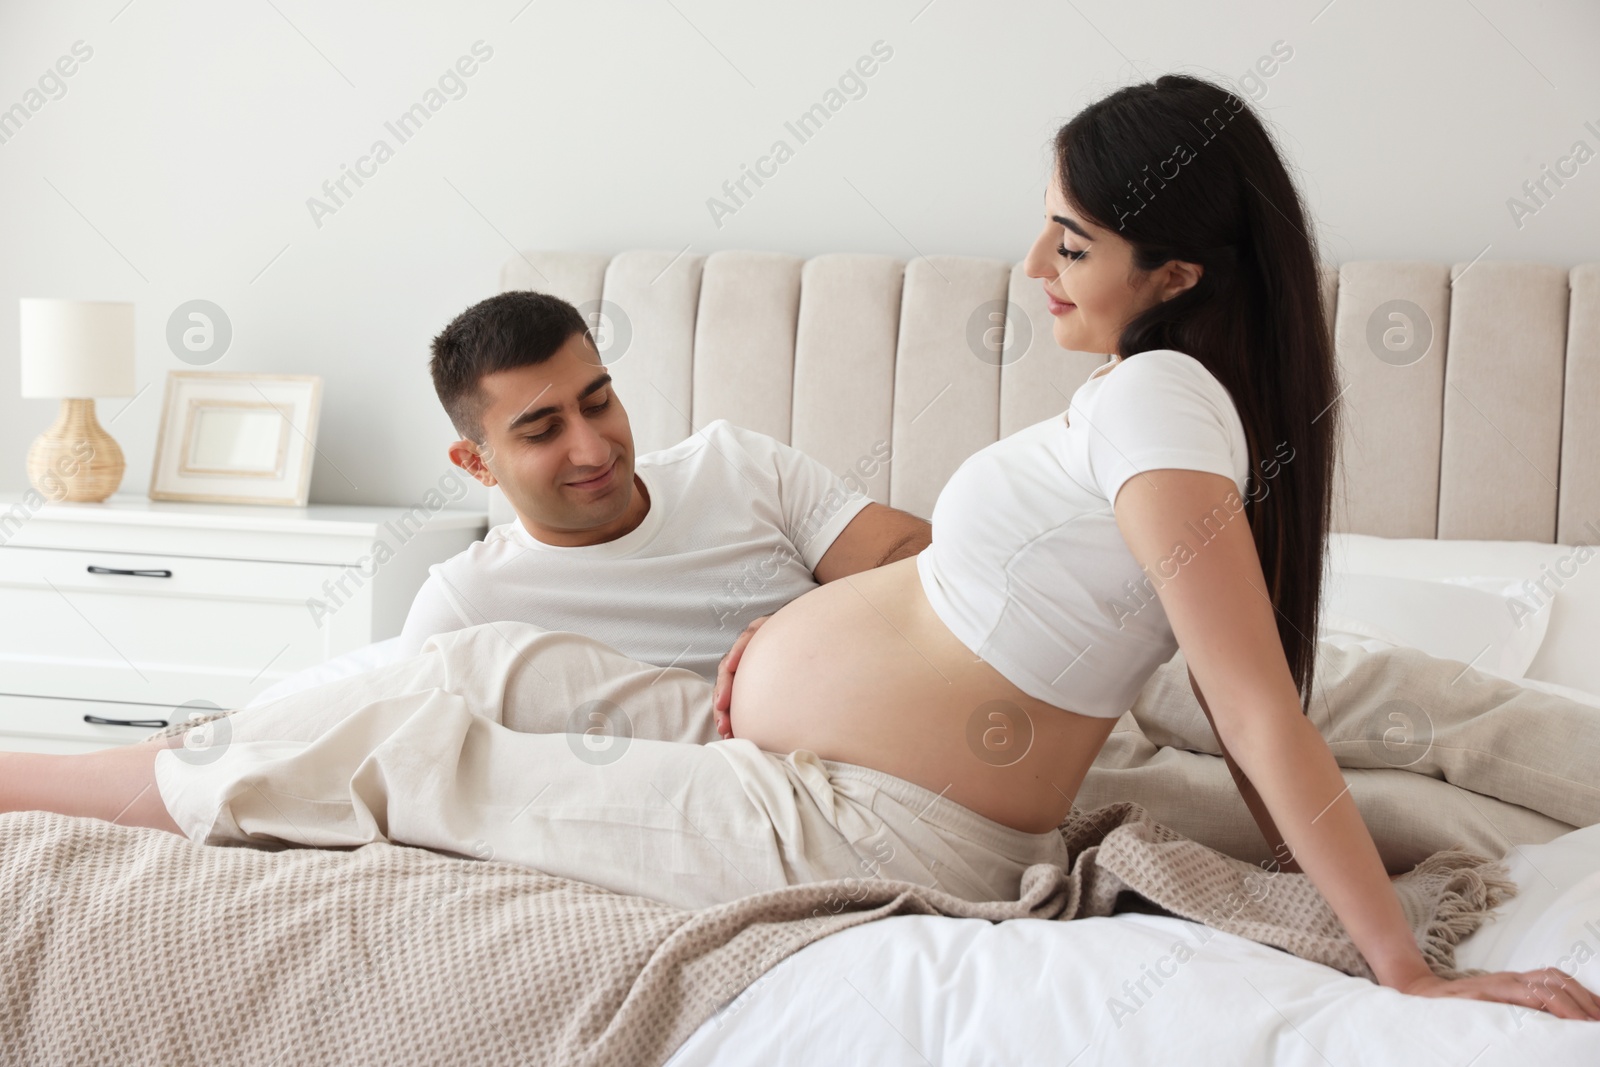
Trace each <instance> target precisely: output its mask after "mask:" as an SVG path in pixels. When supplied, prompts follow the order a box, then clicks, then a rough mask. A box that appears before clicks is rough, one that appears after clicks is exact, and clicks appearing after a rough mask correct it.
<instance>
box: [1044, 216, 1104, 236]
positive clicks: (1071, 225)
mask: <svg viewBox="0 0 1600 1067" xmlns="http://www.w3.org/2000/svg"><path fill="white" fill-rule="evenodd" d="M1050 221H1052V222H1059V223H1061V225H1063V226H1065V227H1066V228H1067V229H1069V230H1071V231H1072V232H1073V233H1075V234H1077V235H1078V236H1079V237H1085V238H1089V231H1088V230H1086V229H1084V228H1083V227H1082V226H1079V225H1078V224H1077V223H1076V222H1073V221H1072V220H1071V219H1069V218H1067V217H1066V216H1064V215H1051V216H1050ZM1089 239H1090V240H1093V238H1089Z"/></svg>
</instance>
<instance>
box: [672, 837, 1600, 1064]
mask: <svg viewBox="0 0 1600 1067" xmlns="http://www.w3.org/2000/svg"><path fill="white" fill-rule="evenodd" d="M1512 875H1513V877H1514V878H1516V880H1517V882H1518V885H1519V887H1521V891H1520V892H1519V894H1518V897H1517V898H1516V899H1514V900H1513V901H1512V902H1511V903H1510V904H1508V905H1506V906H1505V907H1504V908H1503V909H1502V911H1503V915H1502V916H1500V917H1499V918H1498V920H1497V922H1496V923H1495V925H1494V926H1493V927H1489V926H1486V927H1484V928H1483V929H1481V930H1480V931H1479V932H1478V933H1476V934H1474V935H1473V937H1472V938H1470V939H1468V940H1469V943H1468V944H1465V945H1463V946H1462V962H1463V963H1464V964H1470V965H1472V966H1480V967H1485V968H1488V969H1491V970H1498V969H1502V968H1505V967H1508V966H1509V967H1510V968H1511V969H1515V970H1531V969H1534V968H1536V967H1543V966H1552V965H1563V966H1565V968H1566V969H1567V970H1568V971H1569V973H1576V975H1577V977H1578V979H1579V981H1582V982H1583V983H1584V984H1585V985H1587V986H1589V987H1590V988H1591V989H1600V962H1597V961H1600V825H1596V826H1591V827H1586V828H1584V829H1582V830H1576V831H1574V832H1573V833H1570V834H1567V835H1564V836H1563V837H1561V838H1557V839H1556V840H1555V841H1551V842H1548V843H1546V844H1542V845H1533V846H1528V847H1526V848H1525V849H1522V850H1520V855H1518V856H1517V857H1516V858H1515V859H1514V860H1513V862H1512ZM1580 957H1581V958H1583V959H1584V960H1586V962H1585V963H1582V964H1578V963H1577V962H1576V960H1577V959H1578V958H1580ZM1141 979H1142V980H1143V982H1144V988H1143V990H1140V989H1139V988H1138V987H1137V983H1138V982H1140V981H1141ZM751 1063H760V1064H766V1065H780V1067H781V1065H799V1064H848V1063H861V1064H874V1065H880V1067H892V1065H898V1064H907V1065H911V1064H916V1065H926V1064H963V1065H966V1064H1023V1063H1040V1064H1057V1065H1067V1064H1074V1065H1077V1067H1088V1065H1090V1064H1129V1065H1141V1067H1143V1065H1149V1064H1165V1063H1173V1064H1185V1065H1195V1067H1198V1065H1208V1064H1216V1065H1218V1067H1241V1065H1252V1064H1306V1065H1313V1067H1328V1065H1329V1064H1339V1065H1343V1064H1349V1065H1351V1067H1385V1065H1391V1064H1392V1065H1394V1067H1419V1065H1422V1064H1444V1065H1456V1067H1468V1065H1471V1067H1491V1065H1505V1067H1524V1065H1527V1064H1539V1065H1541V1067H1568V1065H1570V1067H1581V1065H1593V1064H1600V1022H1571V1021H1564V1020H1561V1019H1557V1018H1555V1017H1554V1016H1552V1015H1549V1014H1546V1013H1542V1012H1535V1011H1531V1010H1528V1009H1523V1008H1517V1007H1512V1006H1510V1005H1503V1004H1489V1003H1484V1002H1481V1001H1469V1000H1456V999H1429V998H1421V997H1411V996H1406V995H1404V994H1401V993H1397V992H1395V991H1394V990H1391V989H1387V988H1384V987H1383V986H1379V985H1376V984H1374V983H1372V982H1369V981H1366V980H1365V979H1361V978H1352V977H1350V976H1348V975H1345V974H1341V973H1340V972H1338V971H1335V970H1333V969H1332V968H1330V967H1324V966H1322V965H1321V964H1316V963H1309V962H1307V961H1305V960H1302V959H1299V958H1298V957H1295V956H1291V955H1289V954H1288V953H1285V952H1280V951H1278V950H1277V949H1273V948H1268V947H1267V946H1265V945H1260V944H1257V943H1256V942H1254V941H1250V940H1247V939H1245V938H1242V937H1236V936H1234V935H1232V934H1225V933H1221V932H1218V931H1215V930H1212V929H1210V928H1209V927H1206V926H1203V925H1201V924H1199V923H1192V922H1188V921H1185V920H1182V919H1171V918H1165V917H1160V916H1153V915H1140V914H1129V915H1118V916H1113V917H1111V918H1100V919H1079V920H1075V921H1072V922H1044V921H1039V920H1015V921H1012V922H1005V923H988V922H983V921H981V920H976V919H949V918H942V917H935V916H905V917H899V918H892V919H883V920H880V921H877V922H872V923H867V924H866V925H864V926H859V927H856V928H854V929H851V930H846V931H844V932H842V933H838V934H834V935H833V936H831V937H828V938H824V939H823V940H822V941H819V942H817V943H816V944H814V945H811V946H810V947H808V948H806V949H804V950H803V951H801V952H799V953H797V954H795V955H794V956H791V957H790V958H789V959H787V960H785V961H784V962H782V963H780V964H779V965H778V966H777V967H775V968H773V969H772V971H770V972H768V974H767V975H766V976H764V977H763V978H762V979H760V980H759V981H757V982H756V983H755V984H754V985H753V986H751V987H750V989H748V990H746V991H745V993H744V994H742V995H741V996H740V997H738V998H735V999H734V1000H733V1002H732V1003H730V1004H729V1005H728V1006H727V1008H725V1009H724V1010H723V1011H722V1012H721V1013H720V1014H719V1015H717V1016H715V1017H713V1018H712V1019H710V1020H709V1021H707V1022H706V1024H705V1025H704V1026H702V1027H701V1028H700V1029H699V1030H698V1031H696V1032H695V1034H694V1035H693V1036H692V1037H691V1038H690V1039H689V1040H688V1041H687V1042H685V1043H684V1045H683V1047H682V1048H680V1049H679V1050H678V1052H677V1053H676V1054H675V1055H674V1056H673V1058H672V1059H671V1060H670V1061H669V1067H733V1065H736V1064H738V1065H743V1064H751Z"/></svg>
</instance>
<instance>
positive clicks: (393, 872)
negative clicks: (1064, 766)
mask: <svg viewBox="0 0 1600 1067" xmlns="http://www.w3.org/2000/svg"><path fill="white" fill-rule="evenodd" d="M1062 832H1063V833H1064V834H1065V835H1066V837H1067V840H1068V842H1069V843H1070V845H1071V847H1072V856H1073V862H1072V869H1071V871H1062V870H1060V869H1059V868H1056V867H1051V866H1043V865H1041V866H1036V867H1032V868H1029V869H1028V871H1027V872H1026V873H1025V876H1024V878H1023V883H1022V889H1021V892H1020V894H1019V899H1017V900H1013V901H1001V902H994V903H985V904H972V903H968V902H965V901H962V900H958V899H956V898H954V897H951V896H948V895H946V894H944V893H941V892H937V891H935V890H931V889H926V888H923V887H920V886H914V885H910V884H907V883H897V882H887V881H878V880H861V881H846V882H826V883H818V884H813V885H804V886H795V887H791V888H788V889H783V890H779V891H777V892H773V893H767V894H763V895H760V896H753V897H749V898H746V899H743V900H738V901H734V902H732V903H729V904H726V905H723V906H720V907H715V908H709V909H706V910H703V911H697V912H689V911H682V910H678V909H675V908H671V907H668V906H666V905H663V904H658V903H655V902H653V901H650V900H646V899H643V898H639V897H627V896H620V895H617V894H613V893H609V892H606V891H604V890H600V889H596V888H594V887H591V886H587V885H584V884H581V883H577V882H572V881H567V880H563V879H559V878H552V877H548V876H546V875H543V874H539V873H537V872H534V871H530V870H528V869H526V868H521V867H515V866H512V865H510V864H506V863H500V862H479V861H474V860H467V859H460V858H455V857H449V856H443V855H438V854H434V853H431V852H426V851H423V850H419V849H413V848H406V847H402V846H398V845H392V844H373V845H367V846H364V847H362V848H359V849H354V850H349V851H324V850H301V849H291V850H285V851H263V850H258V849H252V848H220V847H210V848H208V847H204V846H198V845H194V844H191V843H190V842H188V841H186V840H183V839H182V838H179V837H175V836H172V835H168V834H165V833H162V832H160V831H155V830H139V829H129V828H126V827H121V826H115V825H112V824H109V823H104V822H98V821H94V820H88V819H74V818H68V817H64V816H58V815H51V814H46V813H39V812H23V813H16V814H10V815H3V816H0V929H3V931H4V936H3V942H0V943H3V945H4V951H3V955H0V1062H3V1063H5V1064H23V1063H27V1064H35V1063H50V1064H104V1063H135V1062H137V1063H241V1064H242V1063H249V1064H283V1065H289V1064H296V1065H299V1064H321V1063H326V1064H349V1063H357V1062H361V1063H429V1064H447V1063H460V1064H472V1065H479V1064H487V1063H508V1064H509V1063H539V1064H597V1065H598V1064H605V1065H608V1067H609V1065H622V1064H645V1065H654V1064H659V1063H661V1062H663V1061H665V1060H666V1059H667V1058H668V1057H669V1056H670V1055H671V1054H672V1052H673V1051H674V1050H675V1049H676V1048H677V1046H678V1045H679V1044H681V1043H682V1042H683V1041H684V1040H685V1039H686V1038H687V1037H688V1036H689V1035H690V1034H691V1033H692V1032H693V1031H694V1030H695V1029H696V1028H697V1027H699V1026H700V1025H701V1023H703V1022H704V1021H705V1020H707V1019H708V1018H710V1017H712V1016H713V1015H714V1014H715V1013H716V1012H717V1011H718V1010H719V1008H721V1006H722V1005H724V1004H726V1003H727V1002H728V1001H729V1000H731V999H732V998H733V997H734V996H736V995H737V994H738V993H739V992H740V991H741V990H743V989H744V988H745V987H746V986H748V985H749V984H751V983H752V982H754V981H755V980H756V979H757V978H758V977H760V976H761V974H762V973H763V972H764V971H766V970H767V969H768V968H769V967H771V966H773V965H774V964H775V963H777V962H778V961H780V960H782V959H783V958H784V957H786V956H788V955H790V954H791V953H793V952H795V951H797V950H798V949H800V948H802V947H803V946H805V945H806V944H808V943H810V942H812V941H814V940H816V939H818V938H820V937H823V936H825V935H827V934H830V933H833V932H835V931H838V930H842V929H844V928H846V927H849V926H854V925H856V924H858V923H863V922H867V921H870V920H872V919H877V918H882V917H884V916H889V915H907V914H939V915H951V916H962V917H975V918H983V919H990V920H997V921H998V920H1002V919H1010V918H1021V917H1029V918H1037V919H1074V918H1080V917H1085V916H1102V915H1111V914H1114V913H1116V912H1119V911H1144V912H1150V911H1155V912H1157V913H1163V912H1165V913H1170V914H1172V915H1176V916H1180V917H1183V918H1187V919H1193V920H1196V921H1198V922H1203V923H1206V924H1208V925H1210V926H1212V927H1215V928H1216V929H1219V930H1224V931H1228V932H1231V933H1235V934H1239V935H1241V936H1243V937H1247V938H1250V939H1252V940H1255V941H1259V942H1262V943H1264V944H1268V945H1273V946H1276V947H1277V948H1280V949H1283V950H1285V951H1287V952H1292V953H1294V954H1295V955H1297V956H1302V957H1304V958H1306V959H1309V960H1314V961H1316V962H1318V963H1324V964H1327V965H1328V966H1331V967H1335V968H1337V969H1339V970H1341V971H1344V972H1346V973H1348V974H1353V975H1361V976H1365V977H1369V978H1370V977H1371V974H1370V972H1369V970H1368V969H1367V967H1366V964H1365V963H1364V962H1363V961H1362V959H1361V957H1360V954H1359V953H1358V952H1357V951H1356V949H1355V947H1354V946H1353V945H1352V944H1351V943H1350V941H1349V939H1348V938H1347V936H1346V935H1345V932H1344V930H1343V928H1342V927H1341V926H1340V924H1339V922H1338V920H1337V919H1336V918H1335V917H1334V915H1333V913H1332V912H1331V911H1330V910H1329V908H1328V906H1327V904H1326V903H1325V902H1324V901H1323V899H1322V897H1321V895H1320V894H1319V893H1318V892H1317V890H1316V888H1315V887H1314V886H1312V885H1311V884H1310V882H1309V880H1308V879H1307V878H1306V876H1304V875H1300V874H1285V873H1281V872H1277V873H1275V872H1269V871H1266V870H1263V869H1262V868H1260V867H1256V866H1252V865H1251V864H1248V863H1245V862H1243V861H1241V860H1235V859H1232V858H1229V857H1227V856H1224V855H1223V854H1221V853H1219V852H1216V851H1214V850H1212V849H1209V848H1207V847H1205V846H1203V845H1200V844H1197V843H1195V842H1193V841H1190V840H1188V839H1186V838H1184V837H1181V836H1179V835H1178V834H1176V833H1174V832H1173V831H1171V830H1169V829H1167V828H1166V827H1164V826H1161V825H1160V824H1157V823H1155V822H1153V821H1151V820H1150V818H1149V817H1148V816H1147V815H1146V814H1145V812H1144V810H1143V809H1142V808H1140V807H1139V806H1138V805H1136V804H1128V803H1119V804H1109V805H1106V806H1104V807H1101V808H1097V809H1095V810H1093V811H1081V810H1077V811H1074V812H1073V814H1072V815H1071V816H1069V818H1068V819H1067V821H1066V822H1065V823H1064V824H1063V825H1062ZM1505 873H1506V871H1505V868H1504V867H1503V865H1501V864H1499V863H1498V862H1495V861H1492V860H1489V859H1486V858H1484V857H1482V856H1475V855H1472V854H1469V853H1466V852H1461V851H1449V852H1441V853H1438V854H1436V855H1434V856H1432V857H1430V858H1429V859H1428V860H1427V861H1426V862H1424V863H1423V864H1421V865H1419V866H1418V867H1417V868H1416V869H1415V870H1413V871H1411V872H1409V873H1407V874H1405V875H1403V876H1401V877H1400V878H1399V879H1398V880H1397V881H1396V882H1395V883H1394V885H1395V888H1396V889H1397V890H1398V891H1399V894H1400V899H1401V901H1402V902H1403V903H1404V905H1405V909H1406V913H1407V916H1408V918H1409V919H1410V921H1411V925H1412V928H1413V930H1414V931H1415V933H1416V935H1417V940H1418V944H1419V945H1420V946H1421V947H1422V949H1423V952H1424V954H1425V955H1426V957H1427V958H1428V960H1429V961H1430V963H1431V964H1432V966H1433V967H1434V969H1435V971H1437V972H1438V973H1440V974H1442V975H1445V976H1447V977H1448V976H1452V975H1453V974H1454V973H1455V972H1454V971H1453V969H1452V968H1453V962H1454V946H1455V945H1456V943H1457V942H1458V941H1459V940H1460V939H1461V938H1462V937H1464V936H1465V935H1466V934H1468V933H1470V932H1471V931H1472V930H1474V929H1476V928H1477V926H1478V925H1479V924H1480V923H1481V922H1483V920H1484V919H1485V918H1486V917H1487V915H1488V912H1489V910H1490V909H1492V908H1493V907H1495V906H1496V905H1497V904H1499V903H1500V902H1502V901H1503V900H1506V899H1508V898H1509V897H1510V896H1511V895H1512V894H1513V893H1514V892H1515V889H1514V886H1513V885H1512V884H1511V883H1510V882H1509V881H1507V880H1506V879H1505V877H1504V875H1505ZM1468 973H1475V972H1468Z"/></svg>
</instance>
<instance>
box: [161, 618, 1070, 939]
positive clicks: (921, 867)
mask: <svg viewBox="0 0 1600 1067" xmlns="http://www.w3.org/2000/svg"><path fill="white" fill-rule="evenodd" d="M715 737H716V733H715V728H714V722H713V718H712V711H711V686H710V684H708V683H707V682H706V681H705V680H704V679H703V678H701V677H700V676H699V675H697V674H695V673H693V672H691V671H688V670H684V669H681V668H671V667H669V668H659V667H655V666H653V665H650V664H646V663H641V662H638V661H636V660H632V659H629V658H627V657H626V656H623V655H622V654H621V653H619V652H617V651H616V650H614V649H612V648H611V647H610V646H608V645H605V644H603V643H601V642H599V641H595V640H593V639H591V638H587V637H584V636H581V635H579V634H575V633H569V632H564V631H546V630H542V629H540V628H539V627H536V626H533V625H530V624H527V623H518V622H496V623H485V624H483V625H479V626H473V627H469V628H467V629H464V630H458V631H455V632H453V633H449V634H441V635H438V636H435V637H433V638H430V639H429V640H428V642H427V643H426V644H425V645H424V646H423V650H422V652H421V653H420V654H419V655H417V656H414V657H411V658H409V659H406V660H402V661H400V662H398V663H394V664H390V665H388V666H385V667H381V668H379V669H377V670H374V671H369V672H367V673H365V674H362V675H358V676H355V677H352V678H346V679H341V680H338V681H335V682H331V683H328V684H326V685H322V686H318V687H315V688H312V689H308V690H304V691H302V692H299V693H293V694H290V695H289V696H286V697H283V698H282V699H280V700H276V701H273V702H271V703H268V704H263V705H260V706H258V707H255V708H249V709H245V710H243V711H239V712H237V713H235V714H234V715H231V716H228V717H226V718H223V719H218V720H216V721H214V722H211V723H208V724H205V725H204V726H201V727H198V728H196V729H194V730H191V731H190V732H189V734H188V735H186V743H185V745H184V746H183V747H181V748H173V749H168V750H164V751H162V752H161V753H159V754H158V755H157V757H156V763H155V775H156V784H157V788H158V789H159V791H160V793H161V798H162V801H163V802H164V803H165V804H166V806H167V809H168V811H169V812H170V813H171V814H172V817H173V819H174V821H176V822H177V824H178V825H179V826H180V827H181V828H182V829H183V831H184V833H185V834H187V835H188V836H189V838H190V839H191V840H194V841H198V842H204V843H225V842H254V843H260V842H282V843H287V844H291V845H305V846H323V847H326V846H355V845H361V844H365V843H368V842H373V841H392V842H395V843H398V844H406V845H415V846H420V847H423V848H429V849H435V850H440V851H446V852H452V853H457V854H460V855H465V856H473V857H478V858H484V859H487V858H495V859H500V860H509V861H512V862H515V863H520V864H523V865H526V866H529V867H533V868H535V869H537V870H540V871H544V872H546V873H548V874H553V875H559V876H562V877H566V878H572V879H576V880H579V881H584V882H589V883H592V884H594V885H598V886H601V887H604V888H606V889H610V890H614V891H616V892H619V893H632V894H638V895H642V896H646V897H651V898H653V899H656V900H661V901H663V902H666V903H669V904H674V905H678V906H681V907H687V908H696V907H706V906H710V905H714V904H719V903H722V902H725V901H728V900H732V899H736V898H738V897H742V896H747V895H749V894H752V893H758V892H762V891H766V890H771V889H776V888H780V887H782V886H786V885H793V884H798V883H803V882H812V881H822V880H831V879H840V878H854V879H864V878H871V877H884V878H890V879H896V880H904V881H910V882H915V883H918V884H921V885H926V886H931V887H935V888H938V889H942V890H944V891H946V892H949V893H951V894H954V895H956V896H959V897H962V898H964V899H967V900H1007V899H1015V897H1016V894H1017V891H1018V887H1019V884H1020V880H1021V876H1022V872H1023V871H1024V870H1025V869H1026V868H1027V867H1028V866H1030V865H1032V864H1035V863H1054V864H1058V865H1061V866H1065V865H1066V864H1067V862H1068V856H1067V853H1066V847H1065V844H1064V842H1063V841H1062V838H1061V835H1060V834H1059V833H1057V832H1056V831H1054V830H1052V831H1050V832H1048V833H1043V834H1030V833H1023V832H1021V831H1018V830H1014V829H1011V828H1010V827H1006V826H1003V825H1001V824H999V823H996V822H993V821H992V820H989V819H986V818H984V817H983V816H980V815H978V814H977V813H975V812H973V811H971V810H969V809H967V808H964V807H961V806H960V805H958V804H956V803H954V802H953V801H950V800H948V799H946V798H943V797H941V796H939V795H937V794H935V793H933V792H931V791H929V790H927V789H923V788H922V787H920V786H917V785H914V784H912V783H910V782H907V781H904V780H902V779H899V778H895V777H892V776H890V775H887V774H883V773H881V772H879V771H875V770H871V769H869V768H866V767H858V766H853V765H850V764H844V763H837V762H833V761H830V760H822V759H819V758H817V757H816V756H815V755H814V754H813V753H810V752H806V751H800V752H795V753H792V754H789V755H787V756H778V755H774V754H772V753H768V752H763V751H761V750H760V749H758V748H756V747H755V745H753V744H752V743H751V742H749V741H743V740H738V739H735V740H731V741H718V740H715ZM708 742H709V743H708Z"/></svg>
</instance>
